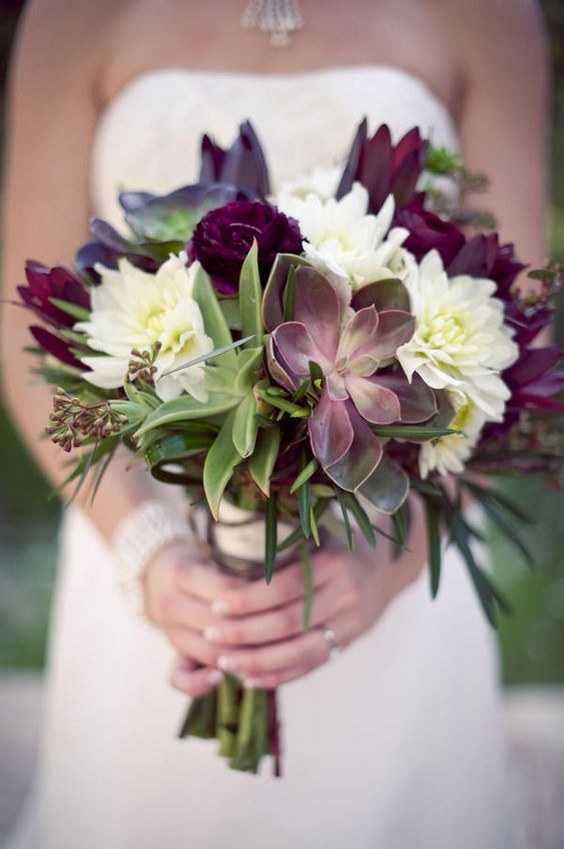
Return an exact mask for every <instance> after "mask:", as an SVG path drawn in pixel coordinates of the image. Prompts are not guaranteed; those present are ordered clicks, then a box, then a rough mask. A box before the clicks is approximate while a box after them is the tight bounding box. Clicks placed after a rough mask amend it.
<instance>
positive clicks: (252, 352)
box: [235, 348, 264, 394]
mask: <svg viewBox="0 0 564 849" xmlns="http://www.w3.org/2000/svg"><path fill="white" fill-rule="evenodd" d="M263 354H264V349H263V348H247V349H246V350H245V351H241V353H240V354H239V357H238V359H237V368H238V372H237V377H236V378H235V390H236V391H237V392H240V393H241V394H243V393H246V392H250V391H251V390H252V388H253V386H254V385H255V383H256V382H257V372H258V371H259V369H261V368H262V365H263Z"/></svg>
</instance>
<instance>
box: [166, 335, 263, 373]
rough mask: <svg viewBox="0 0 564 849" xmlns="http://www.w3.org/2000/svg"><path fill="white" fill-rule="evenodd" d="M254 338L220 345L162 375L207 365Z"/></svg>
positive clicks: (250, 337) (249, 337)
mask: <svg viewBox="0 0 564 849" xmlns="http://www.w3.org/2000/svg"><path fill="white" fill-rule="evenodd" d="M254 338H255V337H254V336H244V337H243V338H242V339H237V340H236V341H235V342H230V343H229V345H222V347H221V348H214V349H213V351H210V352H209V354H201V355H200V356H199V357H194V359H193V360H188V362H187V363H183V364H182V365H181V366H174V368H169V369H167V370H166V371H163V375H165V376H167V375H169V374H175V373H176V372H178V371H186V369H188V368H192V366H197V365H199V364H200V363H207V362H209V361H210V360H215V359H219V357H221V356H222V355H223V354H227V353H229V352H230V351H234V350H235V349H236V348H242V347H243V346H244V345H248V343H249V342H252V340H253V339H254Z"/></svg>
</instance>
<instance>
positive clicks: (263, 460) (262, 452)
mask: <svg viewBox="0 0 564 849" xmlns="http://www.w3.org/2000/svg"><path fill="white" fill-rule="evenodd" d="M279 448H280V431H279V429H278V428H277V427H272V428H269V429H268V430H264V429H262V428H261V430H259V433H258V436H257V441H256V445H255V450H254V452H253V454H252V456H251V457H250V458H249V472H250V474H251V477H252V478H253V480H254V481H255V483H256V484H257V486H258V487H259V489H260V490H261V491H262V492H264V494H265V495H269V494H270V476H271V474H272V470H273V469H274V464H275V463H276V460H277V459H278V450H279Z"/></svg>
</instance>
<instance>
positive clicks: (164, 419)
mask: <svg viewBox="0 0 564 849" xmlns="http://www.w3.org/2000/svg"><path fill="white" fill-rule="evenodd" d="M239 400H240V397H238V396H236V395H227V394H224V393H220V392H210V393H209V399H208V400H207V401H206V402H205V403H202V402H201V401H197V400H196V399H195V398H192V396H191V395H181V396H180V397H179V398H174V399H173V400H172V401H167V402H166V403H165V404H162V405H161V406H160V407H159V408H158V409H157V410H155V411H154V412H153V413H151V414H150V415H149V416H147V418H146V420H145V422H144V423H143V425H142V426H141V427H140V428H139V430H138V431H137V433H136V434H135V435H136V437H139V436H142V435H143V434H144V433H147V432H148V431H150V430H153V429H154V428H156V427H166V426H167V425H171V424H175V423H177V422H183V421H190V420H192V419H205V418H208V417H211V416H217V415H219V414H220V413H225V412H226V411H227V410H230V409H231V408H232V407H235V406H236V405H237V404H238V403H239Z"/></svg>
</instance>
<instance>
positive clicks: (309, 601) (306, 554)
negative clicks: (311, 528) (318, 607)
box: [301, 540, 314, 631]
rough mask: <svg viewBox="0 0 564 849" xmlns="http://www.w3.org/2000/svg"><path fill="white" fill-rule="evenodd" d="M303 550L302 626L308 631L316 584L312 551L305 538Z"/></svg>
mask: <svg viewBox="0 0 564 849" xmlns="http://www.w3.org/2000/svg"><path fill="white" fill-rule="evenodd" d="M301 551H302V565H303V576H304V612H303V617H302V626H303V629H304V631H306V630H307V629H308V628H309V623H310V621H311V608H312V605H313V595H314V584H313V564H312V562H311V552H310V550H309V546H308V544H307V542H306V541H305V540H304V541H303V542H302V546H301Z"/></svg>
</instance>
